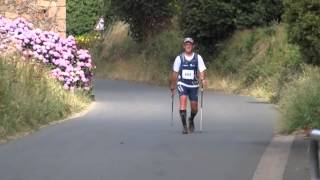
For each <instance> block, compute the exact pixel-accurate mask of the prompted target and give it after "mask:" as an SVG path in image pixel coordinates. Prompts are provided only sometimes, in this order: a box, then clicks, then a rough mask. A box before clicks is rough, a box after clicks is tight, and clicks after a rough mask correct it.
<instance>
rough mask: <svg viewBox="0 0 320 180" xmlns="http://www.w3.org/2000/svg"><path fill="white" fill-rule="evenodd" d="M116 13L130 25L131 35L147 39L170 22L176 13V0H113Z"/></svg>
mask: <svg viewBox="0 0 320 180" xmlns="http://www.w3.org/2000/svg"><path fill="white" fill-rule="evenodd" d="M111 8H112V9H113V12H114V14H115V15H116V16H117V17H118V18H119V19H120V20H122V21H125V22H126V23H128V24H129V25H130V35H131V37H132V38H134V39H135V40H137V41H147V40H148V39H149V38H150V37H152V36H153V35H154V34H155V33H156V32H158V31H161V30H162V29H163V28H164V27H165V26H166V25H168V24H169V22H170V20H171V18H172V16H173V15H174V0H161V1H159V0H134V1H132V0H112V1H111Z"/></svg>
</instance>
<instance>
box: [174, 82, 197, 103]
mask: <svg viewBox="0 0 320 180" xmlns="http://www.w3.org/2000/svg"><path fill="white" fill-rule="evenodd" d="M177 89H178V92H179V96H187V97H189V100H190V101H198V91H199V88H190V87H186V86H183V85H178V87H177Z"/></svg>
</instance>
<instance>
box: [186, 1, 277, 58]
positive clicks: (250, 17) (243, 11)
mask: <svg viewBox="0 0 320 180" xmlns="http://www.w3.org/2000/svg"><path fill="white" fill-rule="evenodd" d="M180 4H181V13H180V20H181V23H180V24H181V29H182V30H183V31H184V34H185V36H192V37H194V38H195V39H196V40H197V42H198V43H199V44H200V47H201V48H202V49H204V50H205V51H206V52H211V51H212V50H214V49H215V45H216V44H217V43H218V42H220V41H221V40H223V39H225V38H226V37H228V36H229V35H230V34H232V33H233V31H234V30H235V29H239V28H252V27H255V26H261V25H265V24H268V23H270V22H272V21H280V19H281V14H282V1H281V0H254V1H252V0H180Z"/></svg>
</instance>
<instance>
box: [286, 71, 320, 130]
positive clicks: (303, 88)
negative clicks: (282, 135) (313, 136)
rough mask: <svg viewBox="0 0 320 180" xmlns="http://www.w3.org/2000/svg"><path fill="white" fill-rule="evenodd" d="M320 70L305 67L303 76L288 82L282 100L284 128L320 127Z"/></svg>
mask: <svg viewBox="0 0 320 180" xmlns="http://www.w3.org/2000/svg"><path fill="white" fill-rule="evenodd" d="M319 82H320V70H319V69H318V68H314V67H313V68H312V67H308V66H307V67H304V70H303V73H302V74H301V76H300V77H299V78H298V79H296V80H295V81H294V82H292V83H290V84H287V85H286V87H285V89H286V90H285V94H284V95H283V98H282V99H281V101H280V109H281V112H282V113H281V114H282V122H283V124H282V130H283V131H284V132H287V133H291V132H293V131H295V130H296V129H301V128H302V129H311V128H320V83H319Z"/></svg>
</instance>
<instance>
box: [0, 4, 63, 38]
mask: <svg viewBox="0 0 320 180" xmlns="http://www.w3.org/2000/svg"><path fill="white" fill-rule="evenodd" d="M0 15H1V16H4V17H6V18H9V19H15V18H17V17H23V18H25V19H27V20H28V21H30V22H32V23H33V24H34V25H35V26H36V27H39V28H41V29H45V30H51V31H55V32H58V33H60V34H61V35H62V36H66V0H0Z"/></svg>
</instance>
